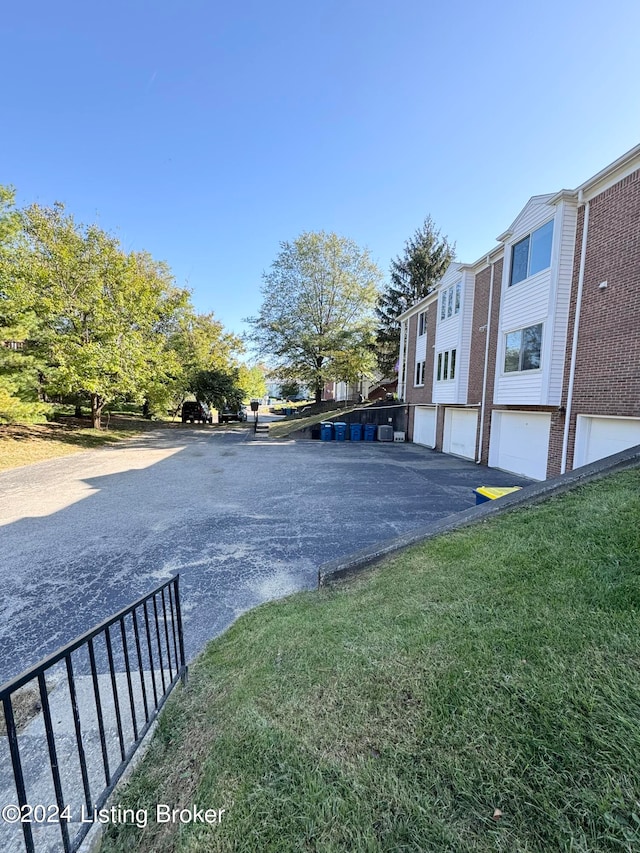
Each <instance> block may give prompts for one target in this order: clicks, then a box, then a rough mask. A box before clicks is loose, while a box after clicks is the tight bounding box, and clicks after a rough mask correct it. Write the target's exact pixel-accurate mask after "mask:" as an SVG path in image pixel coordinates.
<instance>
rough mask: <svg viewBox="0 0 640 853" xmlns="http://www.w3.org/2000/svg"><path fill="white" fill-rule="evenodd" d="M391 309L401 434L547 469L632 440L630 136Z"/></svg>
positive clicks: (637, 434) (533, 470)
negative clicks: (610, 156) (573, 185)
mask: <svg viewBox="0 0 640 853" xmlns="http://www.w3.org/2000/svg"><path fill="white" fill-rule="evenodd" d="M498 242H499V245H497V246H496V247H494V248H493V249H492V250H491V251H489V252H488V253H487V254H486V255H484V256H483V257H482V258H480V259H478V260H477V261H476V262H475V263H473V264H460V263H455V264H451V266H450V267H449V269H448V270H447V272H446V274H445V275H444V276H443V278H442V280H441V281H440V282H439V284H438V287H437V288H436V289H435V291H434V292H433V293H431V294H429V295H428V296H426V297H425V298H424V299H422V300H421V301H420V302H418V303H416V304H415V305H413V306H412V307H411V308H410V309H408V310H407V311H406V312H405V313H404V314H402V315H401V317H400V321H401V345H400V361H399V382H398V393H399V396H400V398H401V399H403V400H405V401H406V402H407V403H408V404H409V437H410V438H411V439H412V440H413V441H415V442H417V443H420V444H424V445H426V446H428V447H434V448H435V449H437V450H442V451H444V452H446V453H453V454H456V455H459V456H463V457H465V458H468V459H474V460H476V461H477V462H481V463H483V464H489V465H491V466H494V467H497V468H502V469H504V470H507V471H513V472H514V473H517V474H522V475H525V476H529V477H532V478H533V479H545V478H546V477H550V476H554V475H556V474H559V473H562V472H563V471H565V470H571V469H572V468H574V467H579V466H580V465H585V464H586V463H588V462H591V461H593V460H595V459H599V458H602V457H604V456H607V455H609V454H611V453H615V452H617V451H618V450H622V449H624V448H625V447H630V446H633V445H635V444H640V145H639V146H637V147H636V148H634V149H633V150H631V151H630V152H628V153H627V154H625V155H624V156H623V157H621V158H619V159H618V160H616V161H615V162H614V163H612V164H611V165H609V166H607V167H606V168H605V169H603V170H602V171H601V172H599V173H598V174H597V175H595V176H593V177H592V178H590V179H589V180H588V181H585V183H583V184H582V185H581V186H579V187H578V188H577V189H575V190H561V191H560V192H558V193H555V194H548V195H539V196H534V197H533V198H531V199H529V201H528V202H527V204H526V205H525V206H524V208H523V209H522V210H521V211H520V213H519V214H518V216H517V217H516V219H515V220H514V221H513V223H512V224H511V225H510V226H509V228H508V229H507V230H506V231H505V232H504V233H503V234H501V235H500V236H499V237H498Z"/></svg>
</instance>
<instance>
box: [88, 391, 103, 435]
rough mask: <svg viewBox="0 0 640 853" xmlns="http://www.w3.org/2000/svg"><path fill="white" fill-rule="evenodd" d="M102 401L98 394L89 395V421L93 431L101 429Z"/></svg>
mask: <svg viewBox="0 0 640 853" xmlns="http://www.w3.org/2000/svg"><path fill="white" fill-rule="evenodd" d="M103 407H104V400H103V399H102V397H101V396H100V395H99V394H92V395H91V421H92V426H93V428H94V429H102V422H101V417H102V409H103Z"/></svg>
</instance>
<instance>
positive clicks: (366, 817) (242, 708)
mask: <svg viewBox="0 0 640 853" xmlns="http://www.w3.org/2000/svg"><path fill="white" fill-rule="evenodd" d="M187 630H188V625H187ZM639 801H640V472H639V471H633V472H627V473H623V474H619V475H616V476H614V477H611V478H608V479H606V480H602V481H600V482H597V483H593V484H590V485H586V486H583V487H581V488H580V489H579V490H577V491H575V492H573V493H571V494H569V495H565V496H563V497H559V498H555V499H552V500H550V501H548V502H547V503H545V504H543V505H540V506H537V507H533V508H531V509H521V510H517V511H514V512H512V513H510V514H508V515H505V516H503V517H501V518H498V519H494V520H493V521H491V522H488V523H484V524H482V525H480V526H478V527H476V528H470V529H467V530H464V531H460V532H457V533H454V534H450V535H447V536H444V537H442V538H440V539H436V540H433V541H431V542H428V543H425V544H424V545H421V546H417V547H413V548H412V549H410V550H407V551H405V552H402V553H400V554H398V555H396V556H395V557H394V558H393V559H390V560H388V561H387V562H386V563H384V564H383V565H382V566H380V567H378V568H376V569H374V570H371V571H370V572H368V573H366V574H364V575H361V576H359V577H358V578H357V579H355V580H353V581H351V582H349V583H344V584H342V585H340V586H338V587H336V588H333V589H323V590H322V591H320V592H317V593H305V594H299V595H295V596H292V597H290V598H288V599H286V600H284V601H281V602H275V603H271V604H266V605H263V606H261V607H259V608H257V609H256V610H253V611H252V612H250V613H247V614H245V615H244V616H243V617H242V618H241V619H239V620H238V621H237V622H236V623H235V624H234V625H233V626H232V627H231V628H230V629H229V630H228V631H227V632H226V633H225V634H224V635H223V636H221V637H220V638H219V639H217V640H215V641H214V642H212V643H211V644H210V645H209V646H208V648H207V649H206V651H205V653H204V654H203V655H202V656H201V657H200V658H199V660H198V661H197V663H196V664H195V665H194V666H193V667H192V668H191V673H190V681H189V685H188V687H187V689H186V690H179V691H178V692H177V693H176V695H175V696H174V697H173V699H172V700H171V701H170V702H169V703H168V706H167V710H166V712H165V713H164V714H163V715H162V718H161V721H160V724H159V728H158V731H157V733H156V735H155V738H154V740H153V743H152V745H151V748H150V751H149V752H148V754H147V756H146V757H145V759H144V761H143V762H142V763H141V765H140V766H139V768H138V769H137V770H136V772H135V774H134V776H133V777H132V780H131V782H130V784H129V786H128V788H127V790H126V791H125V792H124V793H123V794H122V795H120V796H119V797H118V799H117V802H118V803H119V804H120V805H122V806H128V807H134V808H148V809H150V810H151V812H154V810H155V804H156V803H165V804H171V805H175V806H180V807H189V806H193V805H197V806H198V807H203V808H211V809H213V808H216V809H217V808H224V809H226V812H225V814H224V815H223V818H222V823H221V825H220V826H219V827H211V828H209V827H207V826H202V825H184V826H181V825H179V824H156V823H155V821H154V820H153V818H151V819H150V822H149V825H148V826H147V827H146V828H145V829H144V830H140V829H137V828H136V827H135V826H131V825H128V826H122V825H121V826H119V827H110V828H109V831H108V835H107V838H106V840H105V842H104V846H103V848H102V853H113V851H119V852H120V851H144V853H150V851H158V853H159V851H189V853H213V852H214V851H252V853H253V851H255V852H256V853H263V851H274V853H275V851H277V852H278V853H284V851H322V853H334V851H335V853H341V851H363V853H364V851H367V852H369V851H389V853H399V851H416V853H417V851H435V852H436V853H440V851H450V853H467V851H469V853H470V852H471V851H474V853H476V851H478V852H479V851H482V852H483V853H484V851H486V853H489V851H504V853H525V851H526V853H538V852H539V853H556V851H571V853H587V851H589V853H596V851H617V852H619V851H629V853H630V852H631V851H638V850H640V802H639Z"/></svg>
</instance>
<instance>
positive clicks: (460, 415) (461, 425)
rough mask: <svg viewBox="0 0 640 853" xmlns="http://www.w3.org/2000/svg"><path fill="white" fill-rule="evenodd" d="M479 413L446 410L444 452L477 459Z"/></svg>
mask: <svg viewBox="0 0 640 853" xmlns="http://www.w3.org/2000/svg"><path fill="white" fill-rule="evenodd" d="M477 429H478V412H477V410H476V409H445V410H444V436H443V439H442V450H443V452H444V453H453V454H454V455H455V456H464V458H465V459H475V456H476V432H477Z"/></svg>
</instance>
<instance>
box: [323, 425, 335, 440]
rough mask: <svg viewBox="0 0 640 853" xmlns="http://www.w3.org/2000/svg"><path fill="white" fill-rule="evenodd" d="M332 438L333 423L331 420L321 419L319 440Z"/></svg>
mask: <svg viewBox="0 0 640 853" xmlns="http://www.w3.org/2000/svg"><path fill="white" fill-rule="evenodd" d="M332 440H333V424H332V423H331V421H322V423H321V424H320V441H332Z"/></svg>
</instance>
